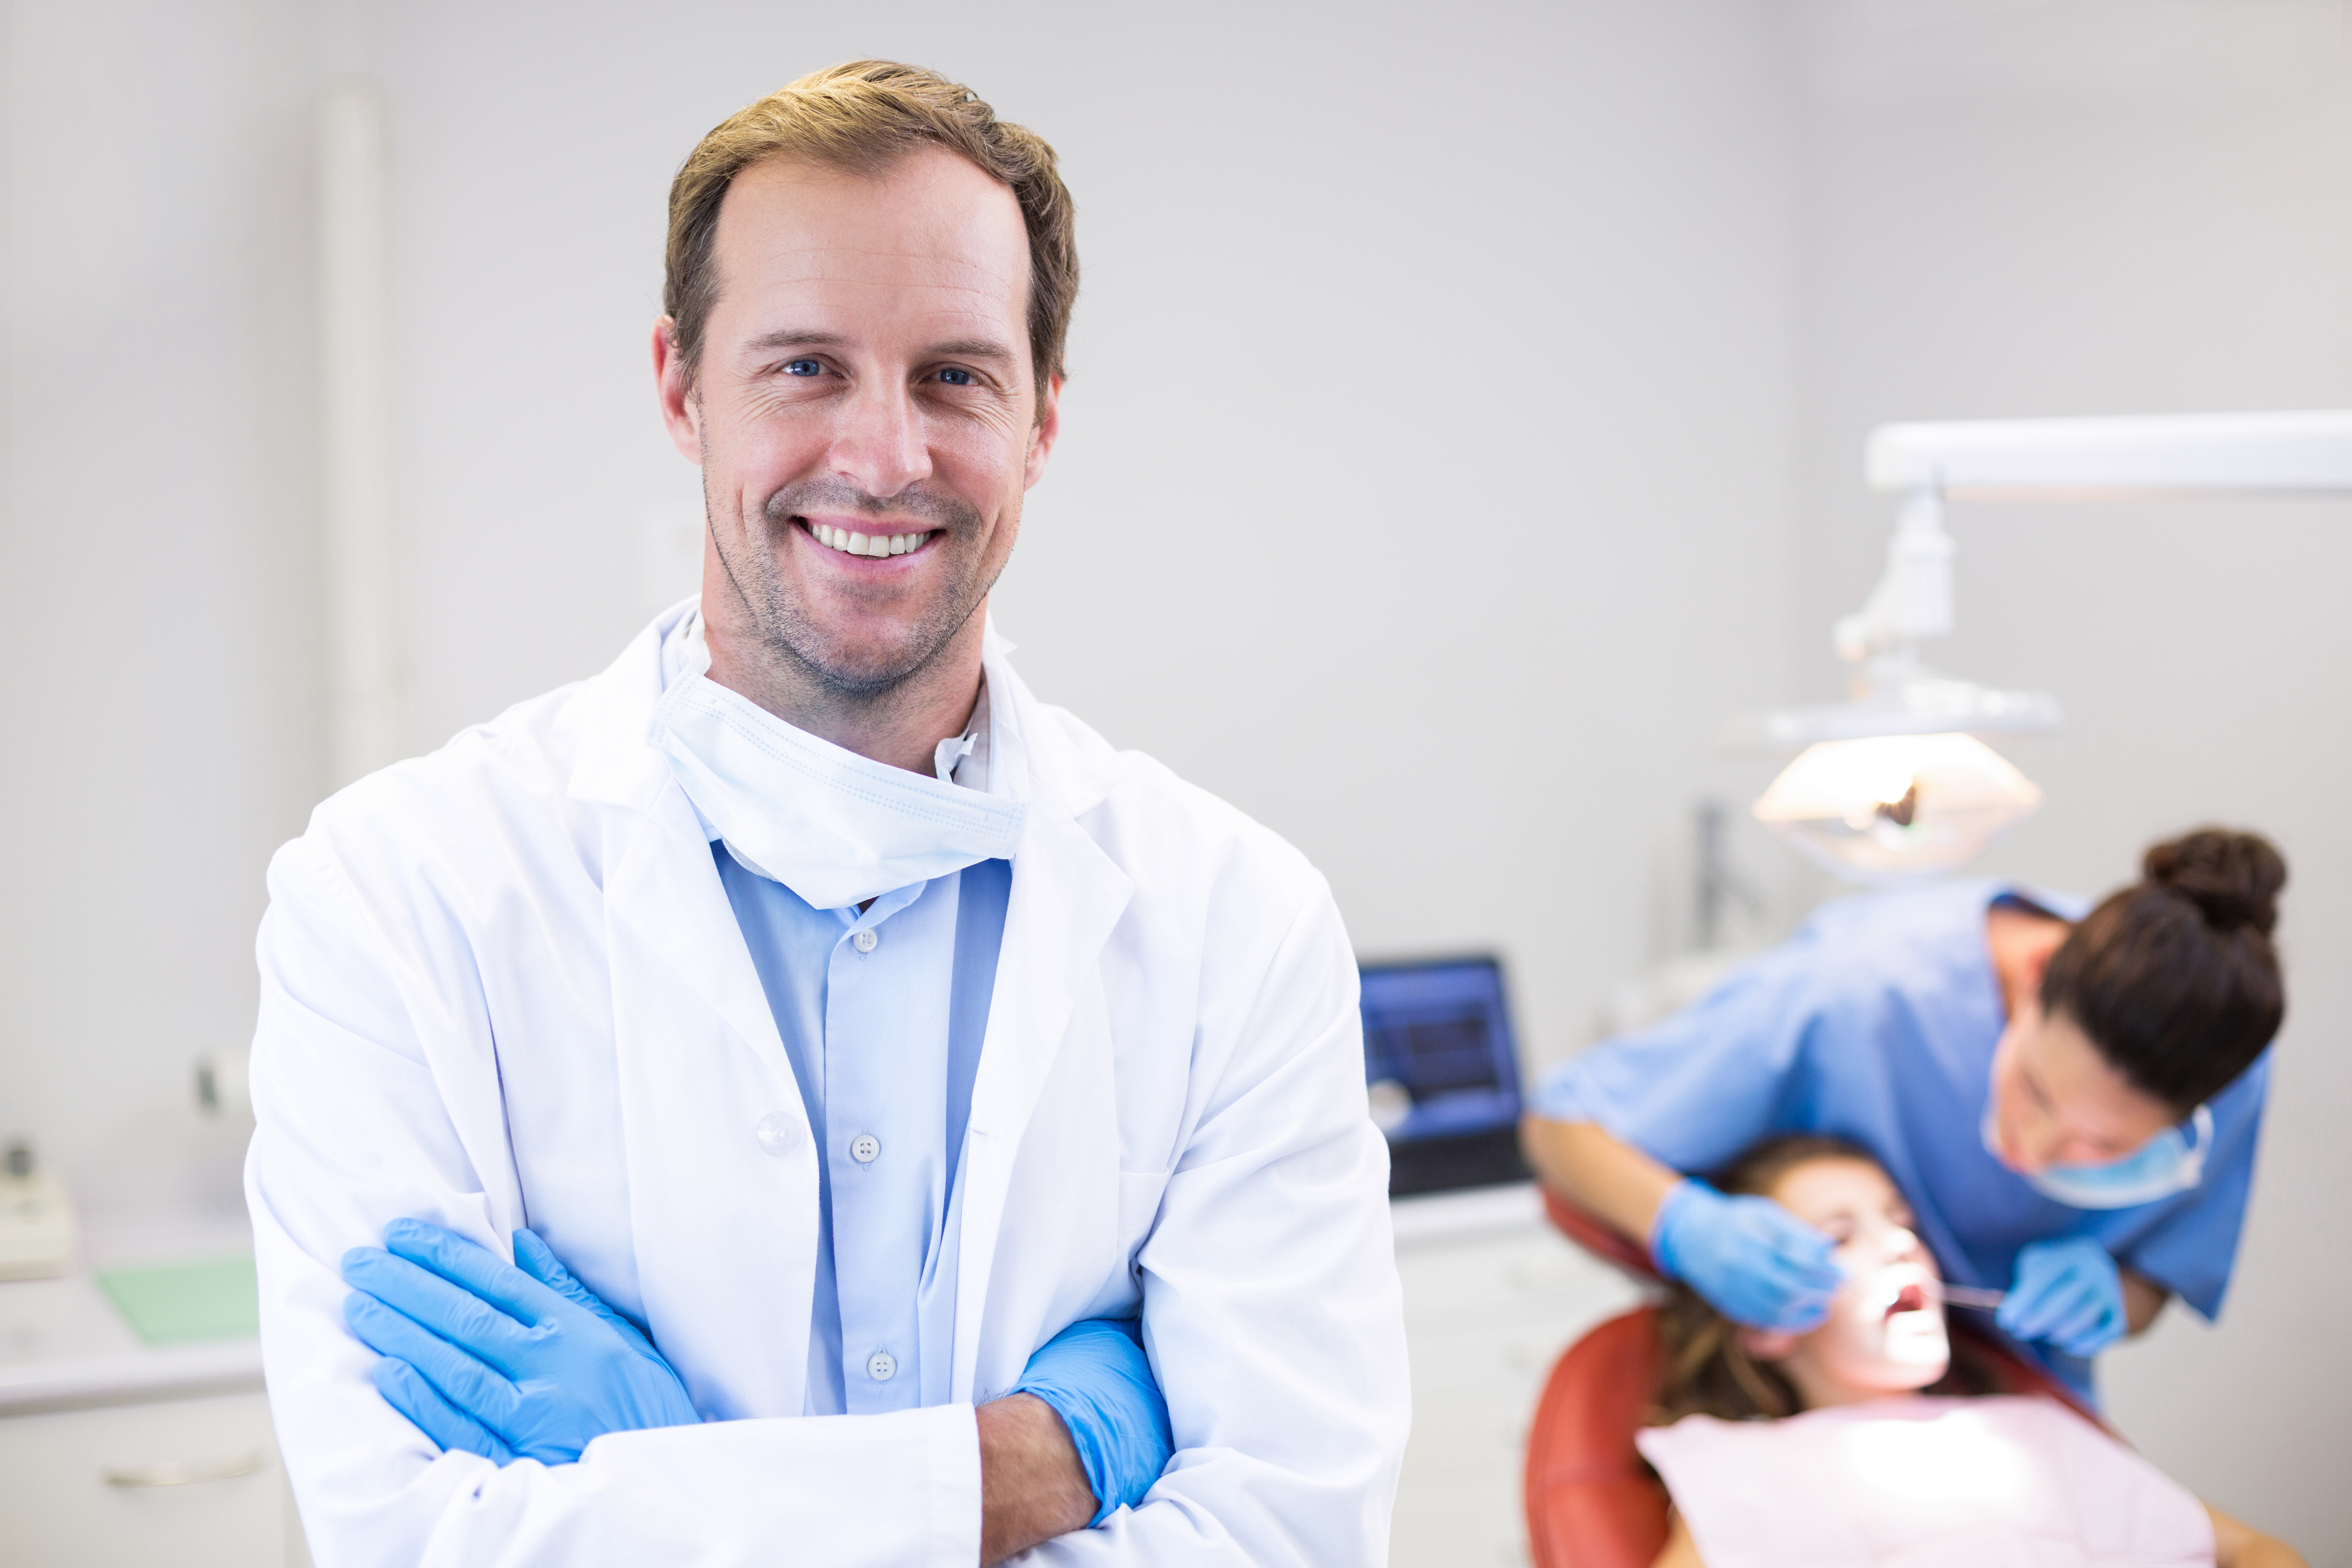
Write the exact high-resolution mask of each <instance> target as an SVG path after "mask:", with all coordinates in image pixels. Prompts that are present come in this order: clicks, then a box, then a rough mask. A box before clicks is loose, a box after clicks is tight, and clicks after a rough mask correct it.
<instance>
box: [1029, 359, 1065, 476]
mask: <svg viewBox="0 0 2352 1568" xmlns="http://www.w3.org/2000/svg"><path fill="white" fill-rule="evenodd" d="M1037 397H1038V404H1037V422H1036V424H1034V425H1033V426H1030V429H1029V462H1028V465H1027V468H1026V470H1025V471H1024V473H1023V475H1022V477H1021V488H1022V489H1024V490H1025V489H1030V488H1031V487H1032V486H1034V485H1035V484H1036V482H1037V481H1038V480H1039V479H1044V478H1045V458H1046V456H1047V455H1048V454H1049V453H1051V452H1052V451H1053V449H1054V441H1055V437H1059V436H1060V435H1061V433H1062V378H1061V377H1060V376H1058V375H1056V376H1049V377H1047V378H1046V381H1045V385H1044V386H1042V387H1039V388H1038V389H1037Z"/></svg>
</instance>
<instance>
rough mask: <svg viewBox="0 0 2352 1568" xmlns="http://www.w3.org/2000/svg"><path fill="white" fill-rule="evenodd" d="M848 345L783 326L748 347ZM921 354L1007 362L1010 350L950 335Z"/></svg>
mask: <svg viewBox="0 0 2352 1568" xmlns="http://www.w3.org/2000/svg"><path fill="white" fill-rule="evenodd" d="M848 345H849V340H848V339H847V338H845V337H843V336H842V335H841V334H840V333H839V332H826V331H801V330H800V329H797V328H785V329H783V330H782V331H773V332H765V333H762V334H761V336H759V337H756V338H753V339H752V340H751V345H750V346H751V347H752V348H754V349H765V350H773V349H838V348H846V347H847V346H848ZM923 357H924V358H926V359H982V360H994V361H996V362H998V363H1003V364H1011V363H1013V351H1012V350H1011V349H1010V348H1008V347H1007V346H1005V345H1004V344H1003V343H1001V342H997V341H996V340H994V339H993V338H950V339H948V340H947V341H946V342H937V343H933V344H931V345H930V346H929V348H927V349H926V350H925V351H924V353H923Z"/></svg>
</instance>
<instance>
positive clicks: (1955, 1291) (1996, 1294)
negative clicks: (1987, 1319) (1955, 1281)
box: [1927, 1280, 2009, 1311]
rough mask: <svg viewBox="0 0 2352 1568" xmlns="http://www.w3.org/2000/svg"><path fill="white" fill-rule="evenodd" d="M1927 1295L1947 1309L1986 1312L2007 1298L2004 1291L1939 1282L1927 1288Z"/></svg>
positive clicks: (2007, 1294)
mask: <svg viewBox="0 0 2352 1568" xmlns="http://www.w3.org/2000/svg"><path fill="white" fill-rule="evenodd" d="M1927 1294H1929V1295H1930V1296H1933V1297H1935V1298H1936V1299H1937V1300H1939V1301H1941V1302H1943V1303H1944V1305H1946V1306H1947V1307H1977V1308H1981V1309H1983V1310H1986V1311H1991V1310H1994V1309H1995V1308H1998V1307H1999V1306H2000V1304H2001V1302H2002V1301H2003V1300H2007V1299H2008V1296H2009V1292H2008V1291H2006V1290H1987V1289H1982V1288H1981V1287H1979V1286H1975V1285H1947V1284H1945V1283H1943V1282H1942V1281H1940V1280H1938V1281H1937V1283H1935V1284H1933V1285H1930V1286H1929V1287H1927Z"/></svg>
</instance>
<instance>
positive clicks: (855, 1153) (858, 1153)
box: [849, 1132, 890, 1377]
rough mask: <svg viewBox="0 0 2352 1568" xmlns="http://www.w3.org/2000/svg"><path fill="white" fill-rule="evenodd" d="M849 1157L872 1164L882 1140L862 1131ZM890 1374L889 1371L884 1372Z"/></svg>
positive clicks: (852, 1146) (879, 1152) (850, 1148)
mask: <svg viewBox="0 0 2352 1568" xmlns="http://www.w3.org/2000/svg"><path fill="white" fill-rule="evenodd" d="M849 1157H850V1158H851V1159H853V1160H855V1161H856V1162H857V1163H859V1164H861V1165H870V1164H872V1163H874V1162H875V1161H877V1160H878V1159H880V1158H881V1157H882V1140H880V1139H879V1138H877V1137H876V1136H874V1134H873V1133H871V1132H860V1133H859V1134H858V1135H857V1136H856V1137H855V1138H852V1139H851V1140H850V1141H849ZM882 1375H883V1376H885V1377H887V1376H889V1375H890V1374H889V1373H883V1374H882Z"/></svg>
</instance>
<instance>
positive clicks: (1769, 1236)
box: [1650, 1180, 1845, 1333]
mask: <svg viewBox="0 0 2352 1568" xmlns="http://www.w3.org/2000/svg"><path fill="white" fill-rule="evenodd" d="M1834 1250H1836V1247H1835V1244H1834V1243H1832V1241H1831V1240H1830V1238H1829V1237H1826V1236H1824V1235H1822V1233H1821V1232H1820V1231H1818V1230H1815V1229H1814V1228H1813V1227H1812V1226H1809V1225H1807V1224H1806V1223H1805V1222H1804V1221H1803V1220H1801V1219H1799V1218H1798V1217H1797V1216H1796V1215H1792V1214H1790V1212H1789V1211H1788V1210H1787V1209H1784V1208H1782V1207H1781V1206H1780V1205H1779V1204H1776V1203H1774V1202H1773V1201H1772V1200H1771V1199H1770V1198H1762V1197H1737V1198H1727V1197H1725V1196H1724V1195H1723V1194H1721V1193H1718V1192H1717V1191H1716V1190H1715V1189H1714V1188H1713V1187H1710V1186H1708V1185H1707V1184H1706V1183H1705V1182H1699V1181H1689V1180H1685V1181H1684V1182H1682V1183H1681V1184H1678V1185H1676V1186H1675V1188H1674V1189H1673V1190H1672V1191H1670V1192H1668V1193H1667V1194H1666V1196H1665V1201H1664V1202H1663V1203H1661V1204H1660V1205H1658V1217H1657V1219H1656V1220H1655V1221H1654V1222H1653V1223H1652V1225H1651V1226H1650V1257H1651V1258H1652V1259H1653V1260H1654V1262H1655V1263H1656V1264H1657V1266H1658V1271H1659V1272H1660V1273H1662V1274H1664V1276H1665V1277H1666V1278H1667V1279H1679V1280H1681V1281H1682V1282H1683V1283H1685V1285H1688V1286H1689V1287H1690V1288H1691V1289H1694V1290H1696V1291H1697V1292H1698V1293H1699V1294H1700V1295H1701V1296H1704V1297H1705V1298H1706V1300H1707V1302H1708V1304H1709V1305H1711V1306H1713V1307H1714V1308H1715V1310H1717V1311H1719V1312H1721V1313H1722V1314H1723V1315H1724V1316H1725V1317H1727V1318H1729V1319H1730V1320H1731V1321H1734V1322H1737V1323H1746V1324H1748V1325H1749V1326H1750V1327H1752V1328H1759V1329H1779V1330H1782V1331H1788V1332H1795V1333H1801V1332H1803V1331H1806V1330H1809V1329H1812V1328H1816V1327H1818V1326H1819V1325H1820V1323H1821V1321H1822V1319H1823V1318H1826V1317H1827V1316H1828V1315H1829V1307H1830V1298H1831V1297H1832V1295H1834V1294H1836V1292H1837V1288H1838V1286H1839V1284H1840V1283H1842V1282H1843V1280H1844V1279H1845V1273H1844V1271H1843V1269H1841V1268H1838V1266H1837V1264H1836V1262H1835V1261H1834V1260H1832V1258H1831V1256H1830V1254H1831V1253H1832V1252H1833V1251H1834Z"/></svg>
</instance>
